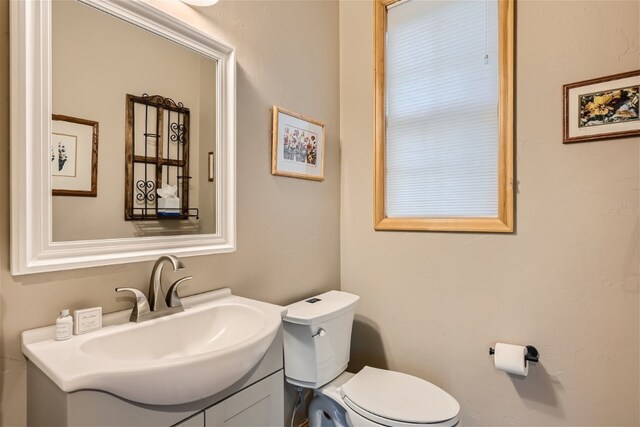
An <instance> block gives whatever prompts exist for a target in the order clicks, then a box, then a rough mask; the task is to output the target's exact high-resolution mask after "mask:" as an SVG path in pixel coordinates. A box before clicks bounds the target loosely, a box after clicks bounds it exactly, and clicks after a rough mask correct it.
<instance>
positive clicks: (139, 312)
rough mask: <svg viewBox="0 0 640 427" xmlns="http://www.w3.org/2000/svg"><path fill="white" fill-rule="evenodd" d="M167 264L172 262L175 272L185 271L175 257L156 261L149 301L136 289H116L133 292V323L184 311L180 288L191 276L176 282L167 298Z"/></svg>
mask: <svg viewBox="0 0 640 427" xmlns="http://www.w3.org/2000/svg"><path fill="white" fill-rule="evenodd" d="M166 262H171V264H172V266H173V270H174V271H179V270H182V269H184V264H183V262H182V261H180V259H178V257H176V256H175V255H162V256H161V257H160V258H158V259H157V260H156V263H155V264H154V265H153V270H152V271H151V280H150V281H149V299H147V298H146V297H145V295H144V294H143V293H142V292H141V291H139V290H138V289H135V288H116V292H124V291H126V292H132V293H133V294H134V295H135V297H136V305H135V306H134V307H133V310H132V311H131V317H129V321H131V322H143V321H145V320H151V319H156V318H158V317H163V316H167V315H169V314H173V313H178V312H181V311H184V308H183V307H182V302H181V301H180V297H179V296H178V287H179V286H180V285H181V284H182V283H184V282H186V281H187V280H191V278H192V277H191V276H186V277H183V278H181V279H178V280H176V281H175V282H174V283H173V284H172V285H171V286H170V287H169V291H168V295H166V296H165V294H164V291H163V290H162V269H163V268H164V264H165V263H166Z"/></svg>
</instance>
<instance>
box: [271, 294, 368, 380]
mask: <svg viewBox="0 0 640 427" xmlns="http://www.w3.org/2000/svg"><path fill="white" fill-rule="evenodd" d="M359 299H360V297H359V296H357V295H353V294H349V293H347V292H340V291H329V292H326V293H324V294H320V295H317V296H315V297H311V298H307V299H305V300H303V301H298V302H296V303H293V304H291V305H289V306H287V310H288V311H287V315H286V316H285V317H284V319H283V320H284V336H283V337H284V374H285V377H286V378H287V382H289V383H291V384H294V385H298V386H301V387H307V388H314V389H315V388H318V387H320V386H322V385H324V384H326V383H328V382H329V381H331V380H333V379H334V378H336V377H337V376H338V375H340V374H341V373H342V372H344V371H345V369H347V364H348V363H349V351H350V350H351V328H352V326H353V316H354V314H355V309H356V304H357V303H358V300H359Z"/></svg>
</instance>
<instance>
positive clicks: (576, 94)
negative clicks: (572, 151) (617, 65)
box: [562, 70, 640, 144]
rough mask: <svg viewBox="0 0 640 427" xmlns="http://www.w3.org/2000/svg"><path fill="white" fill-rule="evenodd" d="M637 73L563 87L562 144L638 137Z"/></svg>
mask: <svg viewBox="0 0 640 427" xmlns="http://www.w3.org/2000/svg"><path fill="white" fill-rule="evenodd" d="M639 92H640V70H636V71H630V72H628V73H621V74H614V75H612V76H606V77H600V78H597V79H592V80H585V81H581V82H577V83H571V84H567V85H564V86H563V93H564V96H563V101H564V102H563V104H564V126H563V128H564V131H563V139H562V142H563V143H565V144H568V143H572V142H585V141H594V140H598V139H609V138H621V137H629V136H636V135H640V116H639V115H638V110H639V108H640V105H639V98H638V97H639Z"/></svg>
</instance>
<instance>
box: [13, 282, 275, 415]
mask: <svg viewBox="0 0 640 427" xmlns="http://www.w3.org/2000/svg"><path fill="white" fill-rule="evenodd" d="M182 301H183V305H184V306H185V311H184V312H181V313H177V314H173V315H170V316H166V317H162V318H158V319H154V320H149V321H146V322H142V323H131V322H126V319H128V316H129V313H130V310H128V311H124V312H119V313H114V314H110V315H107V316H105V317H104V320H103V323H105V324H108V323H116V324H113V325H111V326H107V327H104V328H102V329H101V330H99V331H96V332H92V333H89V334H86V335H78V336H73V337H72V338H71V339H69V340H67V341H55V340H54V334H55V329H54V327H47V328H40V329H34V330H31V331H25V332H23V334H22V351H23V353H24V354H25V355H26V356H27V357H28V358H29V359H30V360H31V361H32V362H33V363H34V364H35V365H36V366H38V368H40V369H41V370H42V371H43V372H44V373H45V374H47V375H48V376H49V377H50V378H51V379H52V380H53V381H54V382H55V383H56V384H57V385H58V387H60V388H61V389H62V390H63V391H65V392H73V391H77V390H82V389H97V390H103V391H107V392H110V393H113V394H115V395H117V396H120V397H123V398H125V399H129V400H132V401H134V402H140V403H146V404H151V405H172V404H181V403H187V402H192V401H196V400H199V399H202V398H205V397H208V396H211V395H213V394H215V393H218V392H220V391H222V390H224V389H225V388H227V387H229V386H230V385H232V384H233V383H234V382H236V381H238V380H240V379H241V378H242V377H244V376H245V375H246V374H248V373H249V371H250V370H251V369H252V368H253V367H254V366H256V364H257V363H258V362H259V361H260V359H261V358H262V356H263V355H264V354H265V352H266V351H267V349H268V348H269V346H270V345H271V343H272V342H273V339H274V338H275V336H276V333H277V332H278V329H279V327H280V324H281V319H282V316H283V315H284V314H285V313H286V309H285V308H283V307H280V306H276V305H272V304H267V303H263V302H260V301H255V300H251V299H247V298H242V297H238V296H234V295H231V291H230V290H228V289H221V290H217V291H213V292H208V293H206V294H201V295H196V296H193V297H186V298H183V299H182ZM123 321H124V322H125V323H120V322H123Z"/></svg>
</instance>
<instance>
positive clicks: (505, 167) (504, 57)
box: [374, 0, 515, 233]
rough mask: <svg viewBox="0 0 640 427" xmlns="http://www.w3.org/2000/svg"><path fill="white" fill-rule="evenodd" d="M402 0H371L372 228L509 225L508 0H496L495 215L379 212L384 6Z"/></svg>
mask: <svg viewBox="0 0 640 427" xmlns="http://www.w3.org/2000/svg"><path fill="white" fill-rule="evenodd" d="M401 1H403V0H375V3H374V8H375V12H374V14H375V22H374V28H375V29H374V33H375V128H374V134H375V147H374V150H375V156H374V228H375V230H395V231H472V232H490V233H510V232H512V231H513V222H514V221H513V80H514V67H513V50H514V7H515V5H514V1H515V0H498V1H499V5H498V15H499V16H498V27H499V30H498V79H499V95H498V144H499V147H498V215H497V217H496V218H483V217H479V218H473V217H466V218H457V217H451V218H446V217H445V218H440V217H439V218H394V217H387V216H386V215H385V146H386V132H385V131H386V116H385V69H384V63H385V61H384V59H385V35H386V32H387V10H388V7H389V6H391V5H393V4H394V3H398V2H401Z"/></svg>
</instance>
